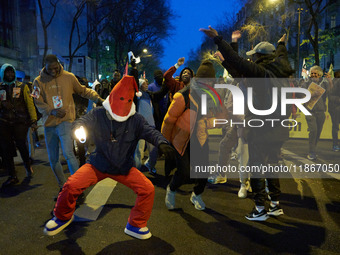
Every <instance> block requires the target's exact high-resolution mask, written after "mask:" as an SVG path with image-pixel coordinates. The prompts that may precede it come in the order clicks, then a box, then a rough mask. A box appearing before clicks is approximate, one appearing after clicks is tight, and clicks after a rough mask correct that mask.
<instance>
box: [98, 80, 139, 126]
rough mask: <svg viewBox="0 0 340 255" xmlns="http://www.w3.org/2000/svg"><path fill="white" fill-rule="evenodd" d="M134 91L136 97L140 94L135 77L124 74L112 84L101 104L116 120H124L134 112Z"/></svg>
mask: <svg viewBox="0 0 340 255" xmlns="http://www.w3.org/2000/svg"><path fill="white" fill-rule="evenodd" d="M135 93H136V95H137V96H138V97H140V96H142V93H141V92H140V91H139V90H138V86H137V83H136V80H135V78H134V77H133V76H129V75H126V76H124V77H123V78H122V79H121V80H120V81H119V82H118V83H117V84H116V86H114V88H113V89H112V91H111V93H110V95H109V96H108V97H107V98H106V100H105V101H104V103H103V106H104V108H105V109H106V110H107V111H108V112H109V113H110V115H111V116H112V118H113V119H115V120H116V121H119V122H123V121H126V120H127V119H128V118H129V117H130V116H132V115H134V114H135V113H136V106H135V104H134V103H133V98H134V96H135Z"/></svg>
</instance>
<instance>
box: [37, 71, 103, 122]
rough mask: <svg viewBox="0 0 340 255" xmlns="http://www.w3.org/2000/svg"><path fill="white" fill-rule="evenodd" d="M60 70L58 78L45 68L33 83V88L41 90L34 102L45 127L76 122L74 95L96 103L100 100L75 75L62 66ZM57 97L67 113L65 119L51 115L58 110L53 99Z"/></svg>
mask: <svg viewBox="0 0 340 255" xmlns="http://www.w3.org/2000/svg"><path fill="white" fill-rule="evenodd" d="M60 68H61V70H60V73H59V74H58V75H57V76H56V77H52V76H51V75H49V74H48V73H47V72H46V70H45V68H43V70H42V71H41V74H40V75H39V76H38V77H37V78H35V80H34V82H33V87H39V88H40V96H39V97H38V98H36V99H34V100H35V103H36V106H37V108H38V110H39V112H40V113H42V115H43V117H42V122H43V123H44V126H45V127H53V126H57V125H59V124H60V123H62V122H64V121H68V122H73V121H74V120H75V118H76V112H75V104H74V100H73V97H72V94H78V95H80V96H82V97H84V98H87V99H90V100H92V101H95V102H97V101H98V99H99V98H100V97H99V95H98V93H97V92H95V91H94V90H92V89H90V88H86V87H85V86H83V85H81V84H80V83H79V81H78V79H77V78H76V77H75V75H74V74H72V73H70V72H67V71H65V70H64V69H63V67H62V66H61V65H60ZM56 96H60V97H61V99H62V104H63V105H62V107H61V108H62V109H64V110H65V111H66V115H65V116H64V117H63V118H57V117H55V116H53V115H50V114H51V111H52V110H53V109H55V108H56V107H55V106H54V103H53V97H56Z"/></svg>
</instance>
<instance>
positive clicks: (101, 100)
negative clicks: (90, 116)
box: [97, 98, 105, 106]
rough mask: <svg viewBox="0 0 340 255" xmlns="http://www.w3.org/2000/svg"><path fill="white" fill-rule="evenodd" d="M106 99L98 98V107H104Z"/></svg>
mask: <svg viewBox="0 0 340 255" xmlns="http://www.w3.org/2000/svg"><path fill="white" fill-rule="evenodd" d="M104 101H105V100H104V99H102V98H98V101H97V106H102V105H103V103H104Z"/></svg>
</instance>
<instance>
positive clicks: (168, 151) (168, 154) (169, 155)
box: [158, 143, 176, 160]
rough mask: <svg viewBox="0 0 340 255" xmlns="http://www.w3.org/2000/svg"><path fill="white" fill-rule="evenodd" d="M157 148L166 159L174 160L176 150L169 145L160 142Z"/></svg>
mask: <svg viewBox="0 0 340 255" xmlns="http://www.w3.org/2000/svg"><path fill="white" fill-rule="evenodd" d="M158 149H159V151H160V152H161V153H162V154H164V156H165V158H166V159H169V160H176V150H175V149H174V147H172V146H171V145H169V144H167V143H161V144H160V145H159V146H158Z"/></svg>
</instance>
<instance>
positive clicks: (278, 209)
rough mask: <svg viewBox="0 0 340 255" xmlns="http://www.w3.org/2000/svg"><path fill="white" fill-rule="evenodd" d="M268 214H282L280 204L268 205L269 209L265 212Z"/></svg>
mask: <svg viewBox="0 0 340 255" xmlns="http://www.w3.org/2000/svg"><path fill="white" fill-rule="evenodd" d="M267 214H268V215H270V216H280V215H283V214H284V213H283V210H282V208H281V207H280V205H275V206H271V205H269V211H268V212H267Z"/></svg>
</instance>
